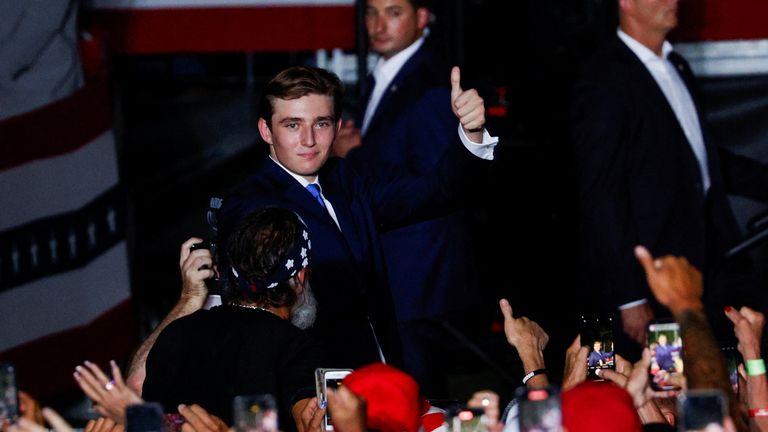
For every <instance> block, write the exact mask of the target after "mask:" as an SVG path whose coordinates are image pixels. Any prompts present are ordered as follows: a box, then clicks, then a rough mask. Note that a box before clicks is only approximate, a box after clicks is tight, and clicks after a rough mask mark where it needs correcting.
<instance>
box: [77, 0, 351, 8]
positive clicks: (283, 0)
mask: <svg viewBox="0 0 768 432" xmlns="http://www.w3.org/2000/svg"><path fill="white" fill-rule="evenodd" d="M86 4H87V7H88V8H91V9H186V8H231V7H286V6H354V5H355V1H354V0H89V1H87V2H86Z"/></svg>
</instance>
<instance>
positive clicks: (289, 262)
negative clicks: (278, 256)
mask: <svg viewBox="0 0 768 432" xmlns="http://www.w3.org/2000/svg"><path fill="white" fill-rule="evenodd" d="M285 268H286V269H287V270H290V269H291V268H293V260H292V259H289V260H288V261H286V262H285Z"/></svg>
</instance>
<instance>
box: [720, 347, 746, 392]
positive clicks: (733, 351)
mask: <svg viewBox="0 0 768 432" xmlns="http://www.w3.org/2000/svg"><path fill="white" fill-rule="evenodd" d="M721 350H722V351H723V356H724V357H725V366H726V368H727V370H728V379H729V380H730V381H731V387H732V388H733V394H735V395H738V394H739V364H740V363H743V362H744V360H743V359H742V358H741V353H740V352H739V350H738V349H737V348H736V347H735V346H726V347H722V348H721Z"/></svg>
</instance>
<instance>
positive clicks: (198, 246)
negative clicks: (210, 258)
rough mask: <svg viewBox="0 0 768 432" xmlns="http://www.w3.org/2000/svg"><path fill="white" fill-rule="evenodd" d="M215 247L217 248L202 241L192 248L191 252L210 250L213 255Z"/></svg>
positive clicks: (213, 244) (210, 243)
mask: <svg viewBox="0 0 768 432" xmlns="http://www.w3.org/2000/svg"><path fill="white" fill-rule="evenodd" d="M215 247H216V244H215V243H212V242H209V241H207V240H204V241H201V242H200V243H195V244H193V245H192V246H190V247H189V251H190V252H192V251H196V250H198V249H208V250H209V251H211V253H213V252H214V248H215Z"/></svg>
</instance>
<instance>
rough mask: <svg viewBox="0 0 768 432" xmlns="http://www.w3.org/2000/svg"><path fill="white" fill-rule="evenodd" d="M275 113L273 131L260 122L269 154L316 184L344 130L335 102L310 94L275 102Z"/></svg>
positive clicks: (327, 97) (330, 98)
mask: <svg viewBox="0 0 768 432" xmlns="http://www.w3.org/2000/svg"><path fill="white" fill-rule="evenodd" d="M273 111H274V112H273V114H272V127H271V128H269V127H267V122H266V121H265V120H264V119H259V133H260V134H261V137H262V138H263V139H264V141H266V142H267V144H269V154H270V155H271V156H272V157H273V158H274V159H276V160H277V161H278V162H280V163H281V164H282V165H283V166H284V167H286V168H287V169H288V170H290V171H291V172H293V173H294V174H298V175H300V176H302V177H304V178H305V179H306V180H307V181H310V182H311V181H314V179H315V177H316V176H317V171H318V170H319V169H320V168H321V167H322V166H323V164H325V161H326V160H327V159H328V156H329V151H330V148H331V144H332V143H333V140H334V138H335V137H336V131H337V129H338V127H339V126H340V123H339V122H335V121H334V114H333V98H332V97H330V96H324V95H317V94H310V95H307V96H303V97H300V98H298V99H293V100H284V99H275V100H274V101H273Z"/></svg>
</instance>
